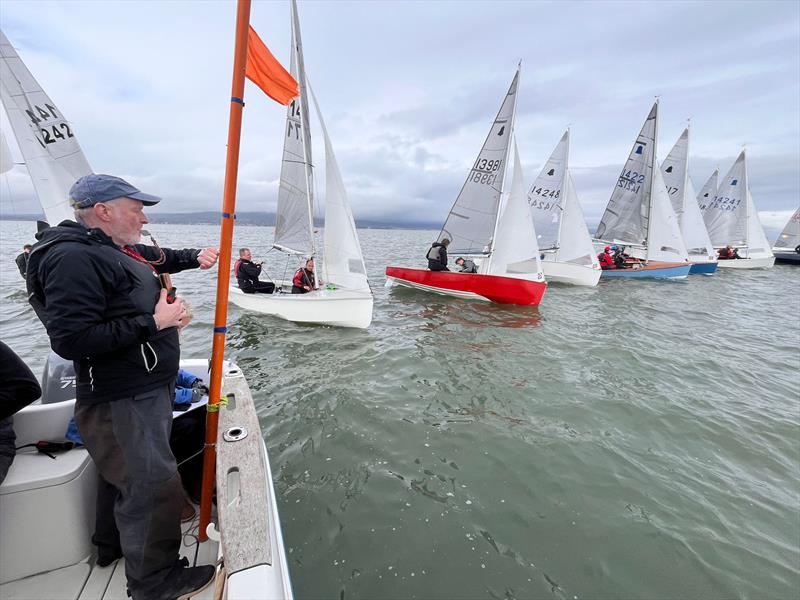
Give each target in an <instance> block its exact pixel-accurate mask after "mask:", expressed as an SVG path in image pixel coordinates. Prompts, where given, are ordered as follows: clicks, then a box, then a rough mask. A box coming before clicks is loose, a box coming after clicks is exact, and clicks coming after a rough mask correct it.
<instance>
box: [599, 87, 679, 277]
mask: <svg viewBox="0 0 800 600" xmlns="http://www.w3.org/2000/svg"><path fill="white" fill-rule="evenodd" d="M657 139H658V101H656V103H655V104H653V108H651V109H650V113H649V114H648V115H647V119H645V122H644V125H643V126H642V129H641V131H640V132H639V135H638V137H637V138H636V142H635V143H634V144H633V148H632V149H631V152H630V155H629V156H628V160H627V161H626V163H625V166H624V167H623V168H622V173H621V174H620V176H619V180H618V181H617V185H616V187H615V188H614V191H613V192H612V194H611V199H610V200H609V201H608V206H607V207H606V210H605V213H603V217H602V218H601V220H600V225H598V227H597V232H596V233H595V237H596V238H597V239H598V240H599V241H601V242H603V243H606V244H617V245H621V246H625V247H626V248H627V249H628V251H629V253H630V255H631V256H634V257H636V258H638V259H640V260H642V261H644V262H643V263H637V264H633V265H631V266H630V268H614V269H604V270H603V274H602V277H629V278H645V277H647V278H656V279H675V278H684V277H686V276H687V275H688V274H689V269H690V268H691V264H690V263H689V256H688V253H687V252H686V245H685V244H684V242H683V236H682V235H681V230H680V227H679V225H678V219H677V217H676V216H675V212H674V211H673V210H672V204H671V203H670V200H669V195H668V194H667V188H666V186H665V185H664V179H663V177H662V176H661V170H660V169H659V168H658V166H657V163H656V143H657Z"/></svg>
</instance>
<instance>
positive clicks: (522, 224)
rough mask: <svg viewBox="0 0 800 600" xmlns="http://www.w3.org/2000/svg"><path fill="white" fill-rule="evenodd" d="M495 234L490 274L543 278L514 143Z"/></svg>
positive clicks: (520, 166)
mask: <svg viewBox="0 0 800 600" xmlns="http://www.w3.org/2000/svg"><path fill="white" fill-rule="evenodd" d="M496 235H497V241H496V243H495V245H494V250H493V252H492V255H491V257H490V259H489V268H488V274H489V275H500V276H503V277H517V278H520V279H534V280H539V281H543V280H544V275H543V273H542V265H541V263H540V262H539V246H538V244H537V243H536V230H535V229H534V227H533V219H531V210H530V206H529V205H528V201H527V199H526V198H525V182H524V179H523V176H522V164H521V163H520V160H519V151H518V150H517V146H516V144H514V171H513V173H512V176H511V192H510V193H509V195H508V199H507V200H506V203H505V206H504V207H503V211H502V213H501V214H500V218H499V219H498V221H497V233H496Z"/></svg>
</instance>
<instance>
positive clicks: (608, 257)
mask: <svg viewBox="0 0 800 600" xmlns="http://www.w3.org/2000/svg"><path fill="white" fill-rule="evenodd" d="M597 260H598V261H600V268H601V269H603V270H607V269H613V268H614V256H613V255H612V254H611V246H606V247H605V248H603V251H602V252H601V253H600V254H598V255H597Z"/></svg>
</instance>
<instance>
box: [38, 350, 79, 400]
mask: <svg viewBox="0 0 800 600" xmlns="http://www.w3.org/2000/svg"><path fill="white" fill-rule="evenodd" d="M75 394H76V390H75V367H74V365H73V364H72V361H71V360H67V359H66V358H61V357H60V356H59V355H58V354H56V353H55V352H52V351H51V352H50V355H49V356H48V357H47V362H46V363H45V365H44V373H42V404H53V403H55V402H64V401H65V400H73V399H75Z"/></svg>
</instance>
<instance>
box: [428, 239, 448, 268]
mask: <svg viewBox="0 0 800 600" xmlns="http://www.w3.org/2000/svg"><path fill="white" fill-rule="evenodd" d="M449 245H450V239H449V238H444V239H443V240H442V241H441V242H433V244H431V248H430V250H428V254H427V255H426V258H427V259H428V269H429V270H431V271H449V270H450V269H448V268H447V247H448V246H449Z"/></svg>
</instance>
